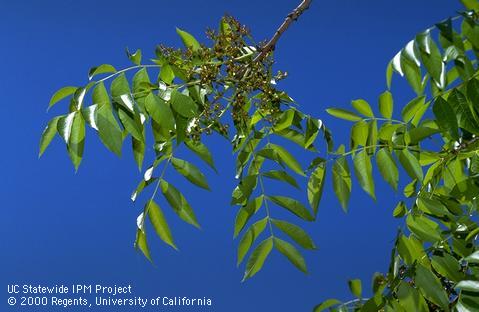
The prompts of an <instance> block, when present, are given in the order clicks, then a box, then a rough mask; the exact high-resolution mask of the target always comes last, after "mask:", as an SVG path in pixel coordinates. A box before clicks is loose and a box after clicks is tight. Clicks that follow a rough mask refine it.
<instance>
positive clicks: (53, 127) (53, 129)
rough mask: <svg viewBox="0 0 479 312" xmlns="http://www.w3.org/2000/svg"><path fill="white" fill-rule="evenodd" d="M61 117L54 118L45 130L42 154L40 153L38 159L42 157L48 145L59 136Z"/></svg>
mask: <svg viewBox="0 0 479 312" xmlns="http://www.w3.org/2000/svg"><path fill="white" fill-rule="evenodd" d="M60 117H61V116H57V117H53V118H52V119H51V120H50V121H49V122H48V124H47V126H46V127H45V129H44V130H43V133H42V137H41V139H40V152H39V153H38V157H40V156H42V154H43V153H44V152H45V150H46V149H47V147H48V145H50V142H51V141H52V140H53V138H54V137H55V135H56V134H57V123H58V119H60Z"/></svg>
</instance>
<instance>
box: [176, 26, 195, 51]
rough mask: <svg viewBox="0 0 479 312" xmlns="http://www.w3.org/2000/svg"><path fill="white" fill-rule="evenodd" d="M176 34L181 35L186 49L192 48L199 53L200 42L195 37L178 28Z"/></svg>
mask: <svg viewBox="0 0 479 312" xmlns="http://www.w3.org/2000/svg"><path fill="white" fill-rule="evenodd" d="M176 33H177V34H178V35H180V37H181V40H182V41H183V44H184V45H185V47H187V48H190V49H191V50H193V51H197V50H199V49H200V48H201V46H200V44H199V43H198V41H196V39H195V37H193V36H192V35H191V34H189V33H187V32H186V31H184V30H181V29H179V28H176Z"/></svg>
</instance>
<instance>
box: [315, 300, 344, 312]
mask: <svg viewBox="0 0 479 312" xmlns="http://www.w3.org/2000/svg"><path fill="white" fill-rule="evenodd" d="M340 303H341V301H339V300H337V299H328V300H326V301H323V302H322V303H320V304H318V305H316V306H315V307H314V309H313V312H322V311H324V310H326V309H327V308H330V307H332V306H334V305H337V304H340Z"/></svg>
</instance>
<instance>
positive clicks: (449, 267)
mask: <svg viewBox="0 0 479 312" xmlns="http://www.w3.org/2000/svg"><path fill="white" fill-rule="evenodd" d="M431 265H432V267H433V268H434V270H436V272H438V273H439V274H441V275H442V276H444V277H446V278H447V279H449V280H451V281H454V282H456V283H457V282H459V281H460V280H462V279H463V278H464V274H463V273H462V272H461V265H460V264H459V262H458V261H457V260H456V258H454V257H453V256H451V255H450V254H448V253H446V252H444V253H443V254H442V255H434V256H433V257H432V259H431Z"/></svg>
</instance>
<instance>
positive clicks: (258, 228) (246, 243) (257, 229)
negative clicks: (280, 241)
mask: <svg viewBox="0 0 479 312" xmlns="http://www.w3.org/2000/svg"><path fill="white" fill-rule="evenodd" d="M267 223H268V218H267V217H266V218H264V219H261V220H259V221H257V222H255V223H253V225H251V227H250V228H249V229H248V230H247V231H246V233H245V234H244V235H243V237H242V238H241V240H240V242H239V245H238V259H237V262H236V264H237V265H240V264H241V262H242V261H243V259H244V257H245V256H246V254H247V253H248V251H249V249H250V248H251V246H253V243H254V242H255V241H256V239H257V238H258V236H259V235H260V234H261V233H263V231H264V229H265V228H266V224H267Z"/></svg>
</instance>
